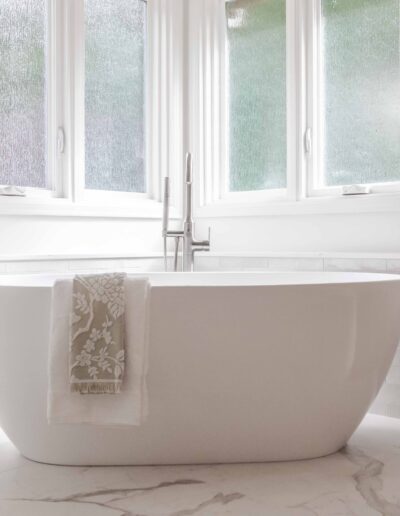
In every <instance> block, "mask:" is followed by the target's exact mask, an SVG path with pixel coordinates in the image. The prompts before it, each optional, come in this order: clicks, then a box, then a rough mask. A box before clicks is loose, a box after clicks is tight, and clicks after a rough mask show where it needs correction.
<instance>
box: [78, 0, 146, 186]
mask: <svg viewBox="0 0 400 516" xmlns="http://www.w3.org/2000/svg"><path fill="white" fill-rule="evenodd" d="M85 26H86V76H85V108H86V109H85V125H86V137H85V164H86V174H85V175H86V179H85V183H86V188H90V189H94V190H112V191H124V192H144V191H145V189H146V177H145V119H144V105H145V88H144V77H145V33H146V30H145V28H146V3H145V2H144V1H143V0H85Z"/></svg>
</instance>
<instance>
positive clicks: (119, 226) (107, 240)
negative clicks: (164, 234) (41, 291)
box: [0, 216, 161, 258]
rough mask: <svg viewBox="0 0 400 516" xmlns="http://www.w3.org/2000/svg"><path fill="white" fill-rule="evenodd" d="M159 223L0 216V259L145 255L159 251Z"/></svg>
mask: <svg viewBox="0 0 400 516" xmlns="http://www.w3.org/2000/svg"><path fill="white" fill-rule="evenodd" d="M160 234H161V223H160V221H159V220H143V219H100V218H80V217H37V216H35V217H27V216H0V242H1V243H0V258H6V257H7V256H9V255H11V256H18V255H44V254H48V255H59V254H64V255H65V254H68V255H75V254H90V255H93V254H97V253H98V254H107V253H113V254H122V255H125V254H126V255H132V254H146V253H149V252H154V251H160V250H161V237H160Z"/></svg>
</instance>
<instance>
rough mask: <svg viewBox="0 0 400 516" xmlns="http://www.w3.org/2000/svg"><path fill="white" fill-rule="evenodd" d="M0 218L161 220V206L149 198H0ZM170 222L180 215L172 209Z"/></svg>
mask: <svg viewBox="0 0 400 516" xmlns="http://www.w3.org/2000/svg"><path fill="white" fill-rule="evenodd" d="M0 215H11V216H19V215H21V216H22V215H30V216H52V217H96V218H136V219H137V218H143V219H154V218H156V219H161V218H162V204H161V203H160V202H157V201H153V200H150V199H139V198H138V199H135V202H132V203H126V202H125V203H118V202H115V200H114V203H111V202H108V201H103V202H100V201H96V202H94V201H93V202H92V203H89V202H88V201H86V202H85V203H82V202H73V201H72V200H70V199H55V198H50V199H46V201H45V202H44V201H43V199H40V198H27V197H1V198H0ZM170 218H171V219H180V218H181V213H180V211H178V210H176V208H174V207H172V208H171V210H170Z"/></svg>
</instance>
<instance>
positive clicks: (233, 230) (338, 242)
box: [197, 213, 400, 253]
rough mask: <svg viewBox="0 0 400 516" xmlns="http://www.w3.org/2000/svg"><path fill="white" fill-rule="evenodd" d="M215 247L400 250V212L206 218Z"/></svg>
mask: <svg viewBox="0 0 400 516" xmlns="http://www.w3.org/2000/svg"><path fill="white" fill-rule="evenodd" d="M208 226H211V228H212V229H211V239H212V250H213V251H216V252H243V251H246V252H248V253H265V252H267V253H268V252H271V251H276V252H296V251H297V252H319V251H321V252H365V253H380V252H382V253H391V252H393V253H396V252H400V213H392V214H389V213H362V214H351V215H349V214H329V215H327V214H321V215H318V214H315V215H297V216H293V215H281V216H268V217H232V218H219V219H201V220H198V221H197V234H198V236H199V237H200V238H202V237H204V236H206V234H207V233H206V232H207V227H208Z"/></svg>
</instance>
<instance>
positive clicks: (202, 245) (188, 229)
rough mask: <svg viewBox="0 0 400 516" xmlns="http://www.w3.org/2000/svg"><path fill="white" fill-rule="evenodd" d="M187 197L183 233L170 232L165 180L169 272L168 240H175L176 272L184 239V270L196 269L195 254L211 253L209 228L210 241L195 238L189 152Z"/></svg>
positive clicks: (188, 157) (167, 180)
mask: <svg viewBox="0 0 400 516" xmlns="http://www.w3.org/2000/svg"><path fill="white" fill-rule="evenodd" d="M185 185H186V195H185V213H184V221H183V231H181V230H178V231H169V230H168V218H169V178H168V177H166V178H165V179H164V211H163V231H162V236H163V238H164V267H165V270H168V261H167V239H168V238H171V237H172V238H174V239H175V253H174V271H177V270H178V254H179V245H180V241H181V239H182V241H183V245H182V270H183V271H193V267H194V253H195V252H198V251H209V250H210V233H211V231H210V228H208V240H196V239H195V238H194V222H193V216H192V205H193V192H192V185H193V167H192V156H191V154H190V153H189V152H188V153H187V154H186V177H185Z"/></svg>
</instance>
